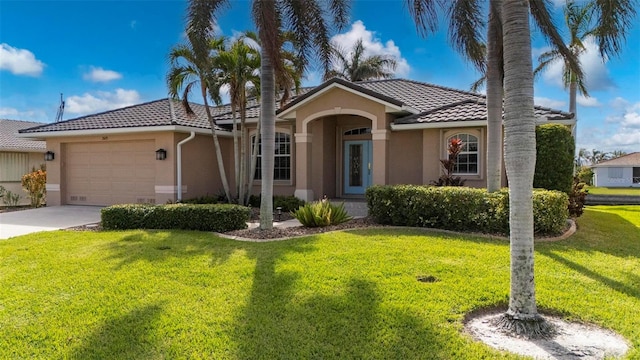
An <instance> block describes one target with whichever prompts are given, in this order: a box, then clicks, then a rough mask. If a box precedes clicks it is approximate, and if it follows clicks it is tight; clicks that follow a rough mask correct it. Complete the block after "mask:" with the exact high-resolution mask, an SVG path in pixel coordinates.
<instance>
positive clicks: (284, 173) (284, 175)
mask: <svg viewBox="0 0 640 360" xmlns="http://www.w3.org/2000/svg"><path fill="white" fill-rule="evenodd" d="M252 139H253V140H252V141H251V143H252V144H253V141H254V140H255V135H253V137H252ZM261 145H262V139H260V141H258V159H257V161H256V174H255V179H256V180H260V179H262V146H261ZM273 180H291V136H290V135H289V134H286V133H281V132H277V133H276V143H275V158H274V166H273Z"/></svg>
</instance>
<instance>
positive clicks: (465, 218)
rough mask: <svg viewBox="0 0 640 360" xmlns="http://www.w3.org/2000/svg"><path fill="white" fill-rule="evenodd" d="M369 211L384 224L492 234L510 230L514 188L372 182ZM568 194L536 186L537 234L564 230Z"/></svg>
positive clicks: (535, 228) (506, 232) (369, 189)
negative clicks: (510, 206)
mask: <svg viewBox="0 0 640 360" xmlns="http://www.w3.org/2000/svg"><path fill="white" fill-rule="evenodd" d="M366 197H367V205H368V207H369V215H370V216H372V217H373V218H374V219H375V221H376V222H378V223H380V224H388V225H397V226H415V227H429V228H438V229H446V230H455V231H473V232H483V233H491V234H508V233H509V192H508V190H507V189H503V190H501V191H498V192H495V193H488V192H487V191H486V189H474V188H468V187H434V186H417V185H394V186H379V185H378V186H372V187H370V188H368V189H367V192H366ZM567 206H568V198H567V195H566V194H564V193H562V192H559V191H549V190H534V193H533V212H534V231H535V233H536V234H541V235H552V234H559V233H561V232H562V231H563V230H564V228H565V226H566V221H567V218H568V211H567Z"/></svg>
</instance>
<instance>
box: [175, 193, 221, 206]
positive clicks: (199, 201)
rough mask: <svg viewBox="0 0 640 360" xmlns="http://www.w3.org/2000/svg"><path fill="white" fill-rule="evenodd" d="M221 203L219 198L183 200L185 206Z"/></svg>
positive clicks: (200, 197) (208, 197)
mask: <svg viewBox="0 0 640 360" xmlns="http://www.w3.org/2000/svg"><path fill="white" fill-rule="evenodd" d="M218 202H219V197H218V196H211V195H206V196H199V197H196V198H192V199H187V200H183V201H182V203H183V204H217V203H218Z"/></svg>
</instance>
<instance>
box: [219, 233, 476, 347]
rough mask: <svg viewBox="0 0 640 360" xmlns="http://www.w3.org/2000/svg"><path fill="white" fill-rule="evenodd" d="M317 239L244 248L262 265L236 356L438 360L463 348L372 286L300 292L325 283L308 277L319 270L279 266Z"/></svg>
mask: <svg viewBox="0 0 640 360" xmlns="http://www.w3.org/2000/svg"><path fill="white" fill-rule="evenodd" d="M317 237H318V236H313V237H310V238H303V239H297V240H291V243H294V244H293V246H292V244H291V243H290V244H289V245H288V246H286V245H285V244H284V243H285V242H280V243H262V244H251V245H246V246H245V245H244V244H242V243H238V247H239V248H242V249H243V250H245V251H246V254H247V256H249V257H250V258H254V259H255V261H256V265H255V272H254V279H253V283H252V288H251V291H250V295H249V298H248V300H247V302H246V304H245V305H244V307H243V309H242V311H241V312H240V313H239V314H238V316H237V318H236V319H235V320H234V323H235V324H236V326H235V328H234V329H233V330H232V331H231V333H230V334H229V337H230V338H231V339H233V341H234V342H235V343H236V344H237V347H236V348H237V352H238V353H237V355H236V357H237V358H239V359H257V358H259V359H308V358H321V359H371V358H387V359H391V358H420V357H424V358H434V359H436V358H451V356H452V354H451V351H453V350H455V349H456V348H459V347H460V346H462V343H463V342H464V341H465V340H464V338H463V337H460V336H456V335H454V334H457V332H456V330H453V329H452V328H448V329H443V327H442V324H437V323H430V322H429V319H428V318H421V317H419V316H418V315H417V314H414V313H413V312H412V310H410V309H405V308H396V307H394V306H392V305H391V304H388V303H387V304H384V303H383V299H382V296H381V292H380V290H379V289H378V285H377V284H376V283H375V282H374V281H371V280H368V279H364V278H344V279H341V278H340V276H339V275H335V277H334V278H332V279H331V280H329V279H327V280H326V281H327V282H326V283H323V284H320V285H322V286H320V287H319V288H322V290H313V289H311V288H310V287H302V288H300V286H301V285H300V284H301V283H302V282H303V280H304V281H309V278H311V279H318V280H317V281H321V282H322V281H325V278H324V277H322V276H320V277H311V276H310V277H307V276H305V274H304V273H303V272H313V271H314V270H315V269H314V268H313V267H312V266H311V267H305V268H304V269H302V270H298V271H294V270H287V269H286V268H285V269H283V268H279V266H278V265H279V264H280V262H281V261H283V259H285V257H286V256H287V255H288V254H290V252H291V251H297V250H300V249H304V248H305V245H306V244H309V243H313V242H314V241H315V239H316V238H317ZM297 242H300V244H295V243H297ZM265 248H267V249H265ZM325 271H326V269H325ZM303 277H304V278H305V279H302V278H303ZM302 286H304V285H302ZM452 335H453V336H452ZM452 342H453V343H456V342H457V343H460V346H458V347H456V346H451V343H452Z"/></svg>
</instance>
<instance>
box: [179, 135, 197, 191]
mask: <svg viewBox="0 0 640 360" xmlns="http://www.w3.org/2000/svg"><path fill="white" fill-rule="evenodd" d="M195 137H196V133H195V131H192V132H191V135H189V137H188V138H186V139H184V140H182V141H180V142H179V143H178V145H177V148H176V154H177V157H178V199H177V202H181V201H182V145H183V144H185V143H187V142H189V141H191V140H193V138H195Z"/></svg>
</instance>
